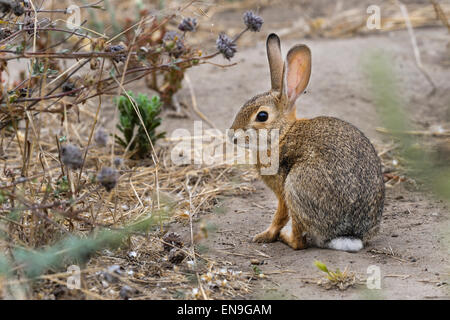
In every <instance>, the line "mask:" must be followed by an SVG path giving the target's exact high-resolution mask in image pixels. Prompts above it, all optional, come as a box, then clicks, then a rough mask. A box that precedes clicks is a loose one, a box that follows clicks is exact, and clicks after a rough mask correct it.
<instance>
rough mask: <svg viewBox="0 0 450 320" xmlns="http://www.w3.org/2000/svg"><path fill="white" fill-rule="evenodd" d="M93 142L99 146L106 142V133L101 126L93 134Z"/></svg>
mask: <svg viewBox="0 0 450 320" xmlns="http://www.w3.org/2000/svg"><path fill="white" fill-rule="evenodd" d="M94 140H95V143H96V144H98V145H99V146H101V147H105V146H106V145H107V144H108V133H106V131H105V130H103V129H102V128H99V129H98V130H97V131H96V132H95V135H94Z"/></svg>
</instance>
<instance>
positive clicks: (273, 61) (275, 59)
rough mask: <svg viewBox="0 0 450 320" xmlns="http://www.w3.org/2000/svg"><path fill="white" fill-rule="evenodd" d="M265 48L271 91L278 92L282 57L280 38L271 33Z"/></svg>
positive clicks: (281, 76) (281, 73) (281, 75)
mask: <svg viewBox="0 0 450 320" xmlns="http://www.w3.org/2000/svg"><path fill="white" fill-rule="evenodd" d="M266 48H267V58H268V59H269V68H270V81H271V84H272V90H274V91H280V90H281V83H282V78H283V57H282V56H281V46H280V38H278V36H277V35H276V34H275V33H271V34H270V35H269V36H268V37H267V42H266Z"/></svg>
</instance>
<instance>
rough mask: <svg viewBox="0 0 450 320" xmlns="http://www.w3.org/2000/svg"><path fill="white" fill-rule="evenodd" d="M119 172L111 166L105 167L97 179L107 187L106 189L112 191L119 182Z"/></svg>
mask: <svg viewBox="0 0 450 320" xmlns="http://www.w3.org/2000/svg"><path fill="white" fill-rule="evenodd" d="M117 180H118V173H117V171H116V169H113V168H111V167H103V168H102V170H100V173H99V174H98V175H97V181H98V182H99V183H100V184H101V185H102V186H103V187H105V189H106V191H108V192H109V191H111V190H112V189H114V187H115V186H116V184H117Z"/></svg>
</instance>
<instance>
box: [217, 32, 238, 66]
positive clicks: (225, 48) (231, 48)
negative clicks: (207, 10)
mask: <svg viewBox="0 0 450 320" xmlns="http://www.w3.org/2000/svg"><path fill="white" fill-rule="evenodd" d="M216 45H217V50H219V52H220V53H221V54H222V55H223V56H224V58H225V59H228V60H230V59H231V58H233V56H234V54H235V52H236V51H237V50H236V44H235V43H234V42H233V40H231V39H230V38H229V37H228V36H227V35H226V34H225V33H221V34H219V37H218V38H217V41H216Z"/></svg>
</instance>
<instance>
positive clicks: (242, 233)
mask: <svg viewBox="0 0 450 320" xmlns="http://www.w3.org/2000/svg"><path fill="white" fill-rule="evenodd" d="M417 38H418V41H419V44H420V46H421V48H423V52H422V55H423V59H424V63H426V66H427V68H428V70H429V71H430V74H431V76H432V77H433V79H434V81H435V82H436V85H437V87H438V88H439V89H438V91H437V93H436V94H435V95H434V96H433V98H431V99H430V98H427V97H426V94H427V93H428V92H429V91H430V90H431V88H430V87H429V84H428V83H427V82H426V80H425V78H424V77H423V75H422V74H421V73H420V72H419V71H418V69H417V68H416V65H415V62H414V56H413V53H412V50H411V46H410V39H409V36H408V34H407V32H406V31H398V32H391V33H386V34H382V35H373V36H366V37H356V38H351V39H338V40H323V39H322V40H311V39H301V40H300V41H301V42H304V43H306V44H307V45H308V46H310V47H311V50H312V57H313V71H312V78H311V82H310V84H309V87H308V90H307V94H305V95H304V96H302V97H301V98H300V99H299V101H298V102H297V114H298V116H299V117H307V118H309V117H315V116H318V115H328V116H336V117H339V118H341V119H344V120H347V121H349V122H351V123H353V124H354V125H356V126H357V127H358V128H360V129H361V130H362V131H363V132H364V133H365V134H366V135H367V136H368V137H369V138H370V139H371V140H372V141H373V142H374V143H375V145H377V146H380V145H383V143H385V142H386V141H385V139H384V137H383V136H381V135H380V134H379V133H377V132H376V130H375V128H376V127H377V125H378V118H377V113H376V110H375V107H374V103H373V99H372V97H371V94H370V90H369V89H368V86H367V81H366V78H365V73H364V71H365V70H364V64H363V62H362V61H363V60H364V57H365V56H366V55H367V53H368V52H371V51H373V50H380V51H383V52H385V53H387V54H389V55H390V56H391V57H392V59H393V62H394V66H395V67H394V69H395V72H396V75H397V77H398V82H399V90H400V94H401V96H402V97H403V101H404V103H405V108H406V109H407V110H408V112H409V113H410V114H411V116H412V119H413V121H414V122H415V123H416V124H417V126H418V127H420V128H426V127H430V126H433V125H438V124H442V123H444V122H445V121H448V120H449V117H450V115H449V112H448V110H449V109H448V108H449V102H450V97H449V94H448V92H449V83H448V79H449V69H447V68H446V67H443V66H442V64H441V61H442V59H444V58H445V56H446V55H448V53H446V51H445V50H446V48H445V43H446V42H447V41H448V34H447V33H446V30H444V29H439V28H436V29H421V30H418V31H417ZM294 43H296V41H295V40H292V39H289V40H287V41H284V42H283V43H282V44H283V52H287V49H289V47H290V46H291V45H293V44H294ZM235 61H237V62H239V64H238V65H237V66H235V67H231V68H224V69H220V68H217V67H214V66H211V65H205V66H201V67H200V70H201V71H199V70H196V72H191V73H189V77H190V79H191V82H192V83H193V85H194V90H195V94H196V98H197V100H198V105H199V108H200V109H201V110H202V111H203V113H204V114H205V115H207V117H208V118H209V119H211V120H212V121H213V123H214V124H215V125H216V126H217V127H218V128H219V129H222V130H224V129H226V128H228V127H229V126H230V125H231V123H232V121H233V118H234V115H235V114H236V112H237V111H238V110H239V108H240V107H241V105H242V104H243V103H244V102H245V101H246V100H247V99H249V98H250V97H252V95H254V94H257V93H260V92H263V91H265V90H267V89H268V88H269V85H270V82H269V71H268V66H267V58H266V53H265V44H264V41H259V42H258V44H257V45H256V47H253V48H248V49H245V50H241V51H240V52H239V53H238V54H237V56H236V60H235ZM216 62H220V63H223V62H224V61H223V60H222V59H221V58H219V59H218V60H217V61H216ZM180 97H181V100H183V99H185V100H187V101H189V99H190V97H189V92H188V90H187V89H183V91H182V92H181V95H180ZM192 120H193V119H177V120H170V121H166V123H165V128H166V130H167V131H168V132H169V133H170V132H171V130H173V129H175V128H179V127H183V128H187V129H190V130H192V129H193V121H192ZM205 127H206V125H205ZM254 187H255V192H253V193H251V194H249V195H246V196H242V197H224V198H222V199H220V202H219V204H218V206H217V208H216V210H214V212H212V213H209V214H201V215H199V216H198V217H197V218H196V221H195V223H194V228H195V229H198V228H199V225H200V223H201V222H202V221H207V222H208V223H209V224H211V225H214V226H215V231H214V232H210V234H209V237H208V238H207V239H205V240H202V241H201V242H200V243H199V245H201V246H203V248H207V254H208V255H210V256H211V257H212V258H214V259H216V260H220V261H227V262H228V263H229V264H230V265H232V266H234V267H237V268H238V269H241V270H251V268H252V266H251V260H252V259H257V260H258V262H260V263H261V264H260V265H258V266H257V267H258V268H259V269H260V270H261V271H262V272H263V273H265V274H267V275H268V278H267V279H265V280H261V281H258V282H257V283H256V285H255V286H254V287H253V292H252V294H250V295H249V296H247V297H245V298H249V299H259V298H274V299H276V298H280V299H364V298H379V299H448V298H450V295H449V289H448V280H449V272H450V269H449V248H450V243H449V239H450V237H449V230H450V228H449V226H450V224H449V219H448V218H449V209H448V207H446V206H445V205H444V204H443V203H442V202H441V201H439V200H437V199H434V198H433V197H432V196H431V195H428V194H423V193H420V192H418V191H414V190H412V188H408V185H407V184H406V183H405V184H399V185H397V186H395V187H393V188H388V189H387V192H386V193H387V196H386V204H385V210H384V214H383V221H382V228H381V232H380V233H379V234H378V236H376V237H375V238H374V239H373V241H372V242H371V243H370V244H369V245H368V246H367V247H366V248H364V249H363V250H361V251H360V252H358V253H347V252H337V251H332V250H325V249H319V248H308V249H306V250H300V251H294V250H292V249H291V248H289V247H287V246H286V245H285V244H283V243H280V242H275V243H270V244H260V243H252V242H251V238H252V237H253V236H254V235H255V234H256V233H259V232H261V231H263V230H264V229H265V228H266V227H267V226H268V225H269V223H270V221H271V217H272V214H273V213H274V211H275V209H276V206H277V203H276V198H275V196H274V195H273V194H272V193H271V191H270V190H269V189H268V188H267V187H266V186H265V185H264V184H263V183H262V182H260V181H255V182H254ZM170 228H171V229H172V230H176V231H178V232H180V233H181V234H182V235H183V236H184V237H185V238H186V240H188V239H189V228H188V227H187V226H185V225H181V224H174V225H172V226H171V227H170ZM315 260H320V261H322V262H324V263H325V264H326V265H327V266H328V267H329V269H331V270H335V269H336V268H340V269H341V270H343V269H344V268H345V267H348V269H349V270H351V271H353V272H355V273H356V275H357V276H358V278H359V279H361V280H363V281H364V279H366V277H367V276H368V274H367V268H368V267H369V266H371V265H375V266H378V267H379V268H380V271H381V289H380V290H368V289H367V288H366V285H365V283H361V284H359V285H356V286H355V287H353V288H349V289H347V290H345V291H340V290H337V289H331V290H326V289H325V288H323V287H321V286H319V285H318V284H317V281H318V280H319V279H321V278H323V275H324V274H323V273H321V272H320V271H319V270H318V269H317V268H316V267H315V266H314V264H313V263H314V261H315Z"/></svg>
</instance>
